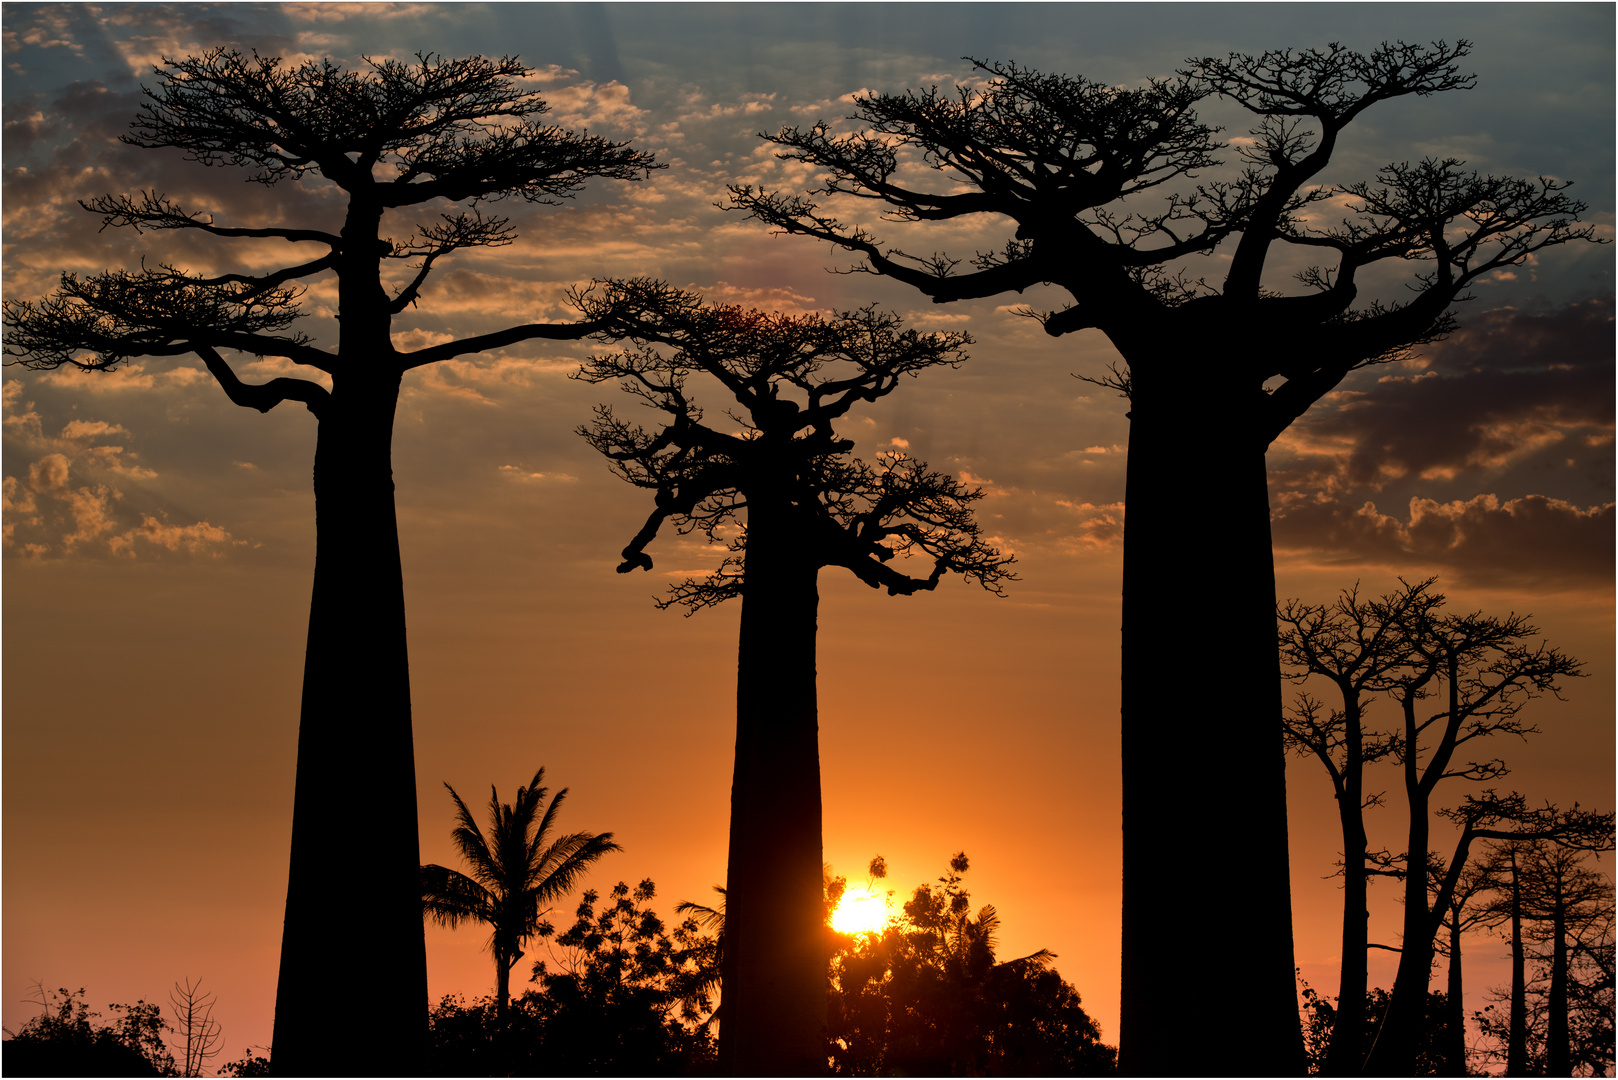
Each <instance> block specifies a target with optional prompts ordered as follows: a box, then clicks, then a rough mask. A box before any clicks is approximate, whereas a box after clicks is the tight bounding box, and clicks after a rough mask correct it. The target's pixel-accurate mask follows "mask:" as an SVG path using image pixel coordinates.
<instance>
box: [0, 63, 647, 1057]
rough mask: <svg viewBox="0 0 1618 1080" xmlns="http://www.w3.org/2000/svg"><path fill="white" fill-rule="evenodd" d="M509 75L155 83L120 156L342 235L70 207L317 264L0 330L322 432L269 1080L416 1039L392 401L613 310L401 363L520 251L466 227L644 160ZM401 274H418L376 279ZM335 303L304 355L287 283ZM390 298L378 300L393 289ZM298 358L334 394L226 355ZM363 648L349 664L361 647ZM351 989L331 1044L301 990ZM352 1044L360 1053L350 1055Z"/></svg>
mask: <svg viewBox="0 0 1618 1080" xmlns="http://www.w3.org/2000/svg"><path fill="white" fill-rule="evenodd" d="M526 74H527V69H526V68H524V67H523V65H522V64H520V63H518V62H517V61H516V60H515V59H512V58H504V59H500V60H489V59H486V58H484V57H471V58H466V59H444V58H440V57H436V56H432V55H420V56H418V57H416V59H415V60H414V62H401V61H396V60H383V61H376V62H371V63H370V64H369V67H368V69H366V70H360V71H350V70H345V69H343V68H341V67H339V66H337V65H335V64H333V63H332V62H331V61H314V60H311V61H307V62H304V63H301V64H297V65H286V64H283V63H282V62H281V61H280V60H278V59H274V58H268V57H260V56H257V55H253V56H244V55H242V54H241V53H239V52H235V51H231V50H217V49H216V50H213V51H210V52H207V53H205V54H203V55H201V56H198V57H192V58H188V59H183V60H165V61H163V63H162V64H161V65H160V66H159V67H158V68H157V80H158V82H157V85H156V87H155V88H152V87H148V88H145V90H144V93H145V95H146V101H145V102H144V103H143V104H142V106H141V112H140V115H139V117H138V118H137V119H136V120H135V121H134V123H133V126H132V131H131V134H129V135H126V136H124V141H126V142H128V143H130V144H132V145H135V146H140V147H148V148H153V149H157V148H165V147H167V148H177V149H179V150H181V151H183V152H184V153H185V155H186V156H187V157H188V158H189V159H191V160H193V161H196V162H198V163H200V164H202V165H209V166H214V165H223V166H234V167H237V168H240V169H242V170H246V173H245V178H246V179H248V180H250V181H252V182H255V183H259V184H262V185H265V186H273V185H275V184H278V183H281V182H282V181H287V180H291V181H298V182H313V181H316V180H319V181H324V182H325V183H326V184H330V185H334V186H335V187H336V188H337V189H338V190H339V192H340V195H341V197H342V198H343V200H344V204H343V205H344V206H345V213H344V217H343V223H342V226H341V228H340V230H339V231H336V232H332V231H329V230H328V229H325V228H296V227H283V226H279V225H276V226H263V227H252V228H246V227H228V226H225V225H221V224H218V223H216V221H215V219H214V217H213V215H212V214H210V213H207V212H204V211H198V210H195V209H187V208H184V207H182V206H180V205H179V204H177V203H176V202H174V201H173V200H170V199H168V198H167V197H165V196H163V195H161V194H158V193H156V192H153V191H147V192H143V193H141V194H139V195H135V196H131V195H105V196H102V197H100V198H96V199H92V200H90V201H88V202H85V203H83V204H82V205H83V206H84V207H85V209H87V210H89V211H91V212H92V213H96V214H99V215H101V217H102V219H103V221H104V222H105V223H106V224H107V225H112V226H129V227H132V228H134V229H136V230H138V231H144V230H148V229H152V230H191V231H192V232H193V233H195V234H198V235H199V236H203V237H219V238H224V239H242V240H246V241H248V242H254V241H261V240H269V241H284V242H286V243H288V244H292V245H297V246H299V247H303V246H305V245H311V246H313V247H314V248H316V249H318V252H319V253H318V254H313V255H312V256H311V257H310V258H308V259H306V260H304V261H300V262H297V263H295V264H293V265H289V266H286V267H284V268H281V269H278V270H273V271H270V272H267V273H262V274H241V273H220V274H215V275H209V274H203V273H193V272H191V271H188V270H185V269H182V268H180V267H177V266H171V265H160V266H155V267H152V266H143V267H142V268H141V269H140V270H138V271H129V270H111V271H107V272H105V273H101V274H97V275H95V276H93V277H89V278H80V277H78V276H76V275H74V274H64V275H63V277H62V282H61V287H60V289H59V290H58V291H57V292H56V293H55V294H53V295H52V296H50V297H49V298H47V299H45V300H42V301H39V302H37V303H35V302H26V301H25V302H13V301H7V303H6V304H5V309H4V310H5V314H4V321H5V325H6V327H7V328H8V330H9V334H8V338H7V344H6V348H5V351H6V353H7V354H8V355H11V356H15V357H17V358H18V362H20V363H21V364H23V365H24V366H27V367H31V368H38V369H50V368H59V367H63V366H71V367H77V368H82V369H85V370H89V371H108V370H111V369H113V368H116V367H118V366H120V365H121V364H123V363H124V362H125V361H127V360H129V359H130V358H132V357H137V356H185V355H187V354H195V355H197V356H199V357H201V359H202V361H203V363H204V364H205V365H206V366H207V368H208V370H209V371H210V372H211V373H212V374H213V376H214V378H215V379H217V380H218V382H219V384H220V386H221V387H222V388H223V389H224V391H225V393H226V395H228V396H229V398H230V400H231V401H233V402H235V403H236V404H238V405H243V406H246V407H249V408H254V409H258V410H259V411H260V412H264V411H268V410H269V409H272V408H274V407H275V406H276V405H278V404H279V403H281V402H283V401H300V402H303V403H304V404H305V405H307V406H308V408H309V411H310V412H311V413H313V414H314V415H315V417H316V419H317V421H318V428H319V433H318V436H317V442H316V448H315V470H314V486H315V519H316V534H317V540H316V555H315V580H314V593H313V599H312V601H311V604H310V614H309V639H308V650H307V653H306V655H305V660H304V683H303V698H302V718H301V722H300V726H299V736H298V764H297V786H296V793H295V796H294V804H293V824H292V853H291V868H290V872H289V880H288V885H287V908H286V923H285V930H284V934H283V937H282V946H281V967H280V976H279V986H280V989H279V991H278V994H277V999H276V1019H275V1036H274V1046H275V1069H276V1072H277V1073H280V1074H284V1075H288V1076H297V1075H303V1074H311V1073H327V1074H330V1073H350V1074H351V1073H357V1072H360V1071H363V1070H374V1069H381V1071H383V1072H401V1071H405V1070H408V1069H410V1068H412V1067H415V1065H416V1063H417V1061H418V1059H417V1057H416V1056H415V1054H416V1048H418V1047H419V1046H420V1045H421V1040H422V1038H423V1036H424V1034H425V1025H426V1015H427V974H426V958H425V954H424V951H423V944H422V924H421V907H420V895H419V890H418V884H419V883H418V875H419V864H420V852H419V846H418V837H417V832H416V786H415V764H414V760H413V751H412V746H411V718H410V686H409V667H408V658H407V653H406V642H405V613H404V592H403V582H402V571H401V567H400V562H399V542H398V525H397V519H396V517H395V511H394V499H393V474H392V457H391V453H392V451H391V443H392V436H393V417H394V409H395V406H396V403H397V400H398V394H399V386H400V381H401V379H402V378H403V377H404V375H405V374H406V373H407V372H409V371H410V370H412V369H414V368H418V367H421V366H423V365H425V364H431V363H433V362H435V361H439V360H444V359H448V358H451V357H455V356H462V355H466V354H469V353H477V352H481V351H484V350H488V349H495V348H501V347H505V346H509V345H512V344H515V343H517V342H521V341H524V340H528V339H532V338H557V339H576V338H580V337H583V336H585V335H587V334H589V333H591V332H593V331H595V330H598V329H600V328H601V327H602V326H603V325H604V324H605V321H606V320H607V319H608V317H609V316H610V315H611V313H612V311H613V310H615V308H614V305H615V304H616V303H618V302H619V301H620V300H621V299H622V298H621V296H617V295H615V294H614V293H613V290H611V289H607V290H595V291H593V292H582V293H577V294H576V300H577V301H578V302H579V304H580V305H581V306H582V308H583V309H584V310H585V312H586V318H585V319H584V320H583V321H581V322H577V323H572V324H529V325H523V326H513V327H509V328H507V329H504V330H500V331H497V332H494V333H488V334H481V335H478V336H475V337H469V338H463V339H460V340H454V341H447V342H444V343H442V344H437V345H432V346H429V347H427V348H423V349H418V350H415V351H413V352H400V351H398V350H396V349H395V348H394V345H393V341H392V338H391V336H390V324H391V322H392V320H393V318H394V317H395V316H396V315H398V314H399V313H400V312H402V311H403V310H404V309H405V308H406V307H408V306H410V305H412V304H414V303H416V302H417V301H418V300H419V299H421V296H422V289H423V284H424V283H425V282H426V280H427V278H428V275H429V273H430V272H431V271H432V269H433V268H434V266H435V265H436V264H437V263H438V261H439V260H440V259H443V258H444V257H446V256H448V255H451V254H453V253H454V252H457V251H462V250H466V249H469V248H484V247H497V246H501V245H505V244H509V243H511V242H512V240H513V237H514V231H513V229H512V227H511V225H510V224H509V222H508V221H507V219H505V218H500V217H486V216H484V214H483V213H482V212H481V211H480V209H479V205H480V203H482V202H484V201H487V200H495V199H501V198H517V199H522V200H525V201H527V202H531V203H553V202H555V201H557V200H559V199H563V198H567V197H569V196H571V195H573V194H574V193H576V192H577V191H578V190H579V188H580V187H581V186H582V185H583V184H584V183H585V182H586V181H588V180H591V179H594V178H598V177H605V178H614V179H623V180H629V179H636V178H639V177H642V176H644V175H646V171H647V170H648V169H650V168H652V167H654V166H653V163H652V160H651V157H650V156H649V155H647V154H644V153H641V152H638V151H635V150H632V149H630V148H628V147H627V146H624V145H622V144H618V143H612V142H608V141H606V140H604V139H600V138H596V137H593V136H589V135H582V134H576V133H574V132H571V131H567V130H564V129H562V128H558V127H554V126H547V125H545V124H544V123H543V122H542V121H541V119H540V118H541V117H542V116H543V114H544V113H545V111H546V109H547V106H546V105H545V103H544V101H543V100H542V99H541V98H540V97H539V96H538V95H536V94H534V93H532V92H530V91H528V90H525V89H523V87H522V85H521V80H522V79H523V78H524V76H525V75H526ZM439 201H443V202H444V203H449V204H455V203H460V204H464V205H465V206H466V207H468V208H466V209H461V210H459V211H457V212H455V213H453V214H450V213H445V214H442V215H441V217H440V219H439V221H437V222H436V223H429V224H420V225H417V226H415V227H414V232H413V233H412V234H411V235H410V236H409V237H408V238H407V239H405V240H403V241H393V240H389V239H386V238H385V237H384V234H383V233H382V231H381V230H382V226H383V219H384V218H385V217H386V216H387V215H388V214H389V212H392V211H396V210H400V209H405V208H410V207H415V206H419V205H421V204H428V203H435V202H439ZM390 260H404V261H407V262H413V263H414V268H413V272H410V271H409V270H407V271H406V273H404V274H402V275H397V280H396V281H394V280H393V279H394V277H395V275H391V274H386V273H384V267H385V266H386V265H387V263H388V262H389V261H390ZM328 273H329V274H334V275H335V276H336V282H337V311H336V315H337V323H336V326H337V330H336V346H335V348H325V347H321V346H319V345H317V344H315V343H314V342H313V340H312V339H311V338H310V337H309V336H307V335H305V334H303V333H299V332H296V331H294V330H293V329H292V327H293V324H294V323H295V322H296V320H297V319H298V318H299V317H300V316H301V315H302V314H304V313H303V311H302V310H301V308H300V304H299V301H300V298H301V296H302V292H303V287H302V286H301V285H300V284H299V282H301V281H304V280H307V279H310V278H315V277H318V276H321V275H325V274H328ZM390 282H392V283H393V285H394V286H395V287H394V290H393V292H392V294H391V295H390V293H389V284H390ZM231 351H234V352H237V353H242V354H247V355H251V356H277V357H286V358H287V359H290V360H291V361H293V362H294V363H296V364H299V365H304V366H307V367H308V368H311V369H313V370H314V371H317V372H324V373H325V374H327V375H329V376H330V378H331V389H330V391H327V390H326V389H325V388H324V387H323V386H322V385H321V384H320V383H318V382H315V381H312V380H309V379H299V378H277V379H273V380H271V381H270V382H268V383H265V384H263V385H251V384H247V383H243V382H242V381H241V380H240V379H239V378H238V377H237V375H236V373H235V372H234V371H233V370H232V369H231V367H230V365H229V364H228V363H227V362H226V360H225V359H224V356H223V355H222V354H223V353H224V352H231ZM359 643H364V647H363V648H359V647H357V646H358V644H359ZM356 784H363V785H364V787H365V789H366V791H367V797H368V799H369V800H370V804H369V805H370V815H369V816H370V820H372V821H373V822H374V828H372V829H371V830H370V832H369V833H368V835H367V837H366V840H365V842H364V843H362V844H356V843H355V842H354V840H353V838H352V837H351V836H350V835H347V834H345V833H344V832H343V831H342V830H339V829H334V828H333V827H332V823H333V822H336V821H342V820H344V819H345V818H347V817H348V816H349V814H350V812H351V805H350V804H351V800H352V792H353V791H354V789H355V785H356ZM337 880H342V881H347V882H350V883H351V885H350V888H351V890H352V891H351V893H350V895H349V901H350V903H352V904H353V905H354V906H355V907H356V908H357V909H358V910H362V911H364V912H365V913H366V919H367V932H368V934H369V935H370V936H371V937H372V938H373V939H375V940H377V941H380V942H384V943H385V947H382V948H378V949H367V950H356V949H354V948H353V942H352V935H353V928H352V926H351V925H349V924H347V923H345V922H344V921H343V920H340V919H334V918H333V917H332V913H331V882H333V881H337ZM343 972H346V976H342V977H341V978H340V981H343V982H347V983H352V984H354V985H359V984H360V983H362V982H363V983H364V985H365V986H366V987H367V990H366V991H365V992H364V993H357V994H354V995H351V997H350V999H349V1000H348V1002H347V1004H346V1010H347V1013H346V1020H347V1022H346V1023H344V1024H341V1025H337V1024H333V1023H331V1021H330V1017H329V1015H328V1014H327V1010H326V1003H325V1002H324V1001H323V1000H322V999H321V996H320V995H319V994H314V993H311V992H310V988H311V987H314V986H319V985H325V984H328V983H330V982H331V981H332V980H333V978H334V977H338V976H339V975H340V973H343ZM356 1030H357V1031H363V1032H365V1033H366V1036H367V1037H366V1038H364V1039H356V1038H354V1037H353V1032H355V1031H356Z"/></svg>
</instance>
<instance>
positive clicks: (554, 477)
mask: <svg viewBox="0 0 1618 1080" xmlns="http://www.w3.org/2000/svg"><path fill="white" fill-rule="evenodd" d="M500 475H501V476H504V477H507V478H508V479H511V480H516V481H519V482H522V483H529V484H572V483H577V482H578V479H579V478H578V477H577V476H574V475H572V474H571V473H565V472H548V473H547V472H529V471H528V470H527V469H525V468H523V467H522V466H521V465H502V466H500Z"/></svg>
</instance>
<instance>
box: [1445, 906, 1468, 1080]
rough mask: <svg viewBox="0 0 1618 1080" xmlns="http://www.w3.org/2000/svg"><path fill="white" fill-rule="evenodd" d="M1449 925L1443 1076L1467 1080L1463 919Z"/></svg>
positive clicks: (1458, 914) (1455, 919) (1456, 914)
mask: <svg viewBox="0 0 1618 1080" xmlns="http://www.w3.org/2000/svg"><path fill="white" fill-rule="evenodd" d="M1451 914H1452V916H1453V918H1452V919H1451V921H1450V924H1449V981H1448V983H1447V984H1446V985H1445V987H1444V993H1445V996H1446V998H1447V1000H1446V1001H1445V1003H1444V1075H1445V1076H1465V1075H1467V1072H1466V1000H1465V995H1464V994H1463V992H1462V991H1463V990H1464V989H1465V988H1464V987H1463V985H1462V979H1461V918H1460V912H1459V911H1454V912H1452V913H1451Z"/></svg>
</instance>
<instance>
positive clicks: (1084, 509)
mask: <svg viewBox="0 0 1618 1080" xmlns="http://www.w3.org/2000/svg"><path fill="white" fill-rule="evenodd" d="M1056 505H1057V506H1059V507H1061V508H1062V509H1063V510H1066V511H1067V512H1068V513H1069V514H1070V515H1072V517H1073V518H1074V519H1076V521H1075V524H1074V526H1073V528H1072V531H1071V533H1070V535H1069V536H1068V537H1067V538H1066V540H1065V541H1064V543H1063V544H1062V546H1063V547H1064V548H1065V549H1066V550H1067V551H1069V552H1070V553H1083V552H1086V551H1110V550H1113V549H1115V548H1118V547H1120V546H1121V545H1122V544H1123V542H1124V504H1123V503H1121V502H1113V503H1101V504H1097V503H1090V502H1073V501H1071V500H1068V499H1057V500H1056Z"/></svg>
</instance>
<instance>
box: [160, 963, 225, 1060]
mask: <svg viewBox="0 0 1618 1080" xmlns="http://www.w3.org/2000/svg"><path fill="white" fill-rule="evenodd" d="M214 1001H215V998H214V995H213V994H212V993H206V994H205V993H203V992H202V981H201V980H200V979H199V980H198V981H197V984H196V985H195V986H193V985H191V980H190V979H187V980H185V985H184V986H181V985H180V984H179V983H175V984H174V989H173V990H172V991H170V992H169V1009H170V1011H172V1012H173V1013H174V1025H173V1030H174V1034H175V1035H176V1040H175V1049H177V1050H179V1051H180V1075H181V1076H201V1075H202V1070H203V1067H204V1066H206V1065H207V1064H208V1062H209V1061H211V1060H212V1059H213V1058H214V1057H216V1056H217V1055H218V1054H219V1040H220V1039H222V1038H223V1037H224V1029H223V1028H222V1027H221V1026H220V1023H219V1021H217V1020H215V1019H214V1018H213V1007H214Z"/></svg>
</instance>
